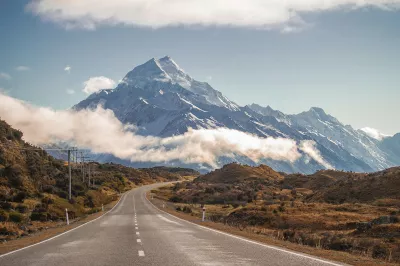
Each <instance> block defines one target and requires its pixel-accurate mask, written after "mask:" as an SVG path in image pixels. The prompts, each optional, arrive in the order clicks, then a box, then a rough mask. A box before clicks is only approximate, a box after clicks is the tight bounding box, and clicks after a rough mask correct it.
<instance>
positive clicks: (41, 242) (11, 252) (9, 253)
mask: <svg viewBox="0 0 400 266" xmlns="http://www.w3.org/2000/svg"><path fill="white" fill-rule="evenodd" d="M128 192H129V191H128ZM125 195H126V193H124V194H123V195H122V196H121V197H120V198H119V200H118V202H117V204H115V205H114V207H112V208H111V209H110V210H109V211H108V212H106V213H104V214H102V215H101V216H99V217H97V218H96V219H94V220H91V221H89V222H86V223H84V224H81V225H79V226H77V227H75V228H72V229H70V230H68V231H65V232H64V233H61V234H58V235H55V236H53V237H50V238H48V239H45V240H43V241H40V242H38V243H35V244H32V245H29V246H26V247H23V248H20V249H17V250H13V251H10V252H8V253H6V254H3V255H0V258H2V257H5V256H8V255H11V254H13V253H16V252H18V251H22V250H24V249H27V248H31V247H34V246H37V245H40V244H43V243H45V242H47V241H50V240H53V239H55V238H57V237H60V236H62V235H65V234H68V233H70V232H72V231H74V230H76V229H78V228H80V227H82V226H84V225H88V224H90V223H92V222H94V221H96V220H98V219H100V218H101V217H103V216H104V215H106V214H107V213H109V212H111V211H112V210H113V209H114V208H115V207H117V205H118V204H119V203H120V201H121V199H122V198H123V197H125Z"/></svg>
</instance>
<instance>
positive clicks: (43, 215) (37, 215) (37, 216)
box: [31, 212, 48, 222]
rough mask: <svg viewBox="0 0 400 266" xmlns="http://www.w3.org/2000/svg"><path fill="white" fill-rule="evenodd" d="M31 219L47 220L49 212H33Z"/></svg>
mask: <svg viewBox="0 0 400 266" xmlns="http://www.w3.org/2000/svg"><path fill="white" fill-rule="evenodd" d="M31 220H32V221H41V222H46V221H47V220H48V213H47V212H32V214H31Z"/></svg>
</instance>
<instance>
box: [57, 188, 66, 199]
mask: <svg viewBox="0 0 400 266" xmlns="http://www.w3.org/2000/svg"><path fill="white" fill-rule="evenodd" d="M57 195H58V196H59V197H60V198H63V199H66V198H68V193H67V192H65V191H63V190H60V191H58V192H57Z"/></svg>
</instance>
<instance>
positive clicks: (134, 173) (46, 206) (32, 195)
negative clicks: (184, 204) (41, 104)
mask: <svg viewBox="0 0 400 266" xmlns="http://www.w3.org/2000/svg"><path fill="white" fill-rule="evenodd" d="M87 172H88V171H86V175H85V177H84V178H85V181H84V182H83V180H82V179H83V176H82V172H81V166H80V165H79V164H72V199H71V200H70V201H69V200H68V168H67V166H66V164H65V162H64V161H61V160H57V159H54V158H53V157H52V156H50V155H49V154H47V153H46V152H45V151H44V150H41V149H39V148H37V147H34V146H32V145H30V144H28V143H26V142H25V141H23V140H22V132H20V131H18V130H15V129H13V128H11V127H10V126H9V125H8V124H7V123H6V122H4V121H2V120H0V240H1V239H9V238H13V237H16V236H19V235H25V234H28V233H29V232H33V231H35V230H36V228H38V227H43V225H42V224H46V227H48V226H53V225H54V224H55V223H56V222H57V221H62V220H64V219H65V208H68V210H69V212H70V213H71V216H72V217H81V216H85V215H86V214H89V213H92V212H97V211H99V208H101V206H102V204H108V203H110V202H111V201H114V200H116V199H117V198H118V194H119V193H122V192H124V191H126V190H129V189H131V188H133V187H135V186H140V185H143V184H150V183H154V182H163V181H171V180H178V179H180V178H181V177H183V176H185V175H197V174H198V173H196V172H195V171H192V170H191V169H179V168H171V169H170V168H166V167H162V168H154V169H134V168H128V167H125V166H122V165H118V164H112V163H111V164H100V163H91V178H92V180H91V184H90V186H89V184H88V173H87Z"/></svg>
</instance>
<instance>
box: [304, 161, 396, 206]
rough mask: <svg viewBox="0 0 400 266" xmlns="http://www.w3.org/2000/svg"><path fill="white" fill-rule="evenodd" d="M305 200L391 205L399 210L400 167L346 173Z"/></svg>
mask: <svg viewBox="0 0 400 266" xmlns="http://www.w3.org/2000/svg"><path fill="white" fill-rule="evenodd" d="M307 200H310V201H319V202H322V201H324V202H329V203H344V202H348V203H354V202H358V203H372V204H378V205H387V204H393V205H394V206H398V207H399V208H400V167H394V168H389V169H386V170H384V171H379V172H376V173H369V174H358V173H348V175H347V178H341V179H338V180H337V181H336V182H333V183H331V184H329V185H327V186H326V187H323V188H322V189H320V190H318V191H316V192H315V193H314V194H313V195H311V196H310V197H309V198H308V199H307Z"/></svg>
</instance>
